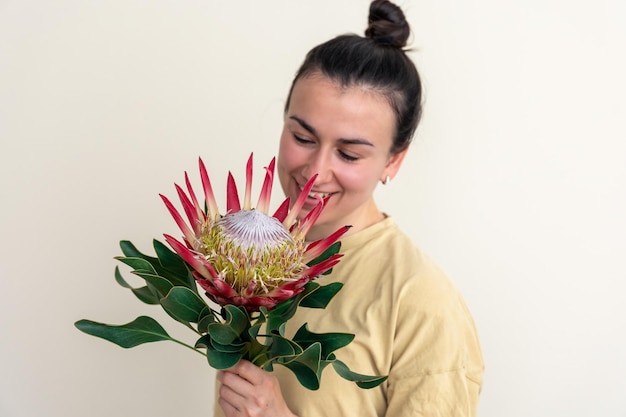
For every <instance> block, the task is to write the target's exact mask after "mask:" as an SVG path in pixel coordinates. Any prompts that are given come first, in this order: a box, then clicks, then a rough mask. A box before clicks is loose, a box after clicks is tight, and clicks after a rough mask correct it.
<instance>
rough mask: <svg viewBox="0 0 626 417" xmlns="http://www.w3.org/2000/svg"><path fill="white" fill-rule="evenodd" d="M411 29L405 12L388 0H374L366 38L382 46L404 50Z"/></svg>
mask: <svg viewBox="0 0 626 417" xmlns="http://www.w3.org/2000/svg"><path fill="white" fill-rule="evenodd" d="M409 34H410V28H409V24H408V22H407V21H406V18H405V17H404V12H402V9H400V7H398V6H396V5H395V4H393V3H392V2H390V1H388V0H374V1H372V3H371V4H370V12H369V18H368V27H367V29H366V30H365V36H366V37H368V38H370V39H372V40H374V42H376V43H378V44H380V45H389V46H394V47H396V48H404V47H405V46H406V43H407V40H408V39H409Z"/></svg>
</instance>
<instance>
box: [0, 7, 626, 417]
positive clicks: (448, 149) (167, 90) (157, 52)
mask: <svg viewBox="0 0 626 417" xmlns="http://www.w3.org/2000/svg"><path fill="white" fill-rule="evenodd" d="M400 4H401V5H402V6H403V7H404V9H405V11H406V14H407V16H408V18H409V20H410V22H411V24H412V26H413V29H414V35H413V37H412V46H413V47H414V48H415V49H416V51H415V52H414V53H413V54H412V56H413V57H414V59H415V61H416V63H417V64H418V66H419V68H420V71H421V73H422V76H423V79H424V83H425V87H426V110H425V114H424V119H423V123H422V124H421V125H420V128H419V130H418V134H417V137H416V140H415V143H414V146H413V147H412V149H411V151H410V153H409V155H408V157H407V159H406V160H405V164H404V166H403V168H402V170H401V171H400V174H399V176H398V177H397V178H396V179H395V180H394V181H393V182H392V183H391V184H390V185H388V186H387V187H385V188H384V189H382V187H381V189H380V190H378V191H377V197H378V200H379V203H380V206H381V207H382V208H383V209H384V210H385V211H387V212H388V213H390V214H392V215H393V216H394V217H395V218H396V219H397V222H398V223H399V224H400V225H401V226H402V227H403V228H404V229H405V230H406V231H407V233H409V234H410V235H411V236H412V237H413V238H414V240H415V241H416V242H417V243H418V244H419V245H420V246H421V247H422V248H423V249H424V250H425V251H426V252H428V253H430V255H431V256H432V257H433V258H435V259H436V261H437V262H438V263H439V264H440V265H441V266H442V267H443V268H444V269H445V270H446V271H447V272H448V274H449V275H450V277H451V278H452V279H453V280H454V281H455V282H456V283H457V285H458V286H459V287H460V289H461V290H462V292H463V293H464V295H465V297H466V299H467V302H468V304H469V305H470V308H471V309H472V311H473V314H474V316H475V319H476V321H477V323H478V326H479V330H480V333H481V337H482V344H483V349H484V355H485V360H486V364H487V371H486V374H485V386H484V390H483V396H482V398H481V404H480V410H479V411H480V412H479V415H480V416H482V417H504V416H506V417H529V416H533V417H534V416H545V417H552V416H569V417H571V416H573V417H579V416H580V417H582V416H615V417H617V416H620V417H624V416H626V360H625V359H624V356H625V354H626V340H625V337H624V331H625V329H626V307H625V306H624V303H623V299H624V290H625V289H626V285H625V280H626V267H625V266H624V260H625V254H624V252H625V250H626V237H625V236H626V220H625V218H624V217H625V216H624V214H625V213H626V144H625V140H626V129H625V127H624V123H625V120H624V119H625V115H626V105H625V102H626V101H625V94H626V88H625V87H626V82H625V81H624V75H623V74H625V73H626V63H625V61H624V51H625V49H624V48H625V42H626V32H625V29H624V28H625V27H626V12H625V5H624V4H625V3H624V2H623V1H621V0H612V1H611V0H599V1H595V2H591V1H581V0H569V1H566V0H543V1H539V0H525V1H520V0H518V1H510V0H504V1H503V0H473V1H468V0H457V1H445V0H422V1H419V0H402V1H401V2H400ZM367 7H368V1H366V0H349V1H348V0H342V1H340V2H339V1H336V0H315V1H313V0H308V1H293V0H267V1H252V0H239V1H221V2H217V1H212V0H203V1H200V0H178V1H173V0H172V1H165V0H149V1H148V0H145V1H140V0H124V1H122V0H106V1H104V0H103V1H98V0H55V1H45V0H0V195H1V198H2V204H1V206H0V214H1V215H0V238H1V240H0V278H1V281H0V283H1V287H0V338H1V342H0V416H2V417H32V416H37V417H79V416H81V417H82V416H90V417H99V416H107V417H108V416H123V417H124V416H148V415H150V416H154V417H157V416H163V417H165V416H174V415H175V416H209V415H210V414H211V410H212V402H213V399H212V397H213V394H212V389H213V388H212V387H213V382H212V381H213V376H214V374H213V371H211V370H210V368H209V367H208V365H207V364H206V363H205V361H204V360H203V358H202V357H201V356H199V355H196V354H194V353H193V352H191V351H188V350H185V349H184V348H181V347H180V346H178V345H175V344H173V343H169V344H168V343H157V344H150V345H144V346H140V347H137V348H134V349H130V350H123V349H121V348H119V347H117V346H115V345H113V344H110V343H108V342H105V341H102V340H100V339H97V338H94V337H90V336H86V335H84V334H82V333H80V332H79V331H77V330H76V329H75V328H74V326H73V323H74V321H76V320H78V319H81V318H89V319H93V320H98V321H105V322H109V323H125V322H128V321H130V320H132V319H134V318H135V317H136V316H138V315H142V314H147V315H151V316H153V317H156V318H159V319H163V320H162V323H163V324H164V325H165V327H166V328H167V329H168V330H169V331H170V332H171V333H173V334H174V335H178V336H180V337H183V338H184V337H186V336H187V335H188V336H190V337H191V339H189V340H193V334H188V331H186V330H185V329H184V328H182V326H180V327H181V328H180V329H179V328H178V326H179V325H178V324H175V323H173V322H171V321H170V320H168V319H167V318H166V317H165V316H164V315H163V314H162V313H160V311H159V310H160V309H159V308H158V307H152V306H147V305H144V304H141V303H140V302H139V301H137V300H136V299H135V298H134V297H133V296H132V294H131V293H130V292H129V291H128V290H125V289H123V288H121V287H119V286H118V285H117V284H116V283H115V282H114V279H113V268H114V266H115V265H116V264H117V263H116V262H115V261H114V260H113V257H114V256H116V255H119V254H120V251H119V249H118V246H117V245H118V241H119V240H121V239H130V240H132V241H133V242H135V243H136V244H137V245H138V246H139V248H140V249H143V250H144V251H145V252H148V253H152V252H151V240H152V239H153V238H158V239H161V235H162V233H163V232H168V233H175V232H176V233H177V231H176V228H175V225H174V223H173V221H172V220H171V219H170V217H169V215H168V214H167V212H166V210H165V208H164V206H163V205H162V203H161V201H160V199H159V198H158V193H164V194H166V195H170V196H174V195H175V193H174V188H173V183H174V182H175V181H176V182H180V181H181V180H182V173H183V171H184V170H189V171H190V174H191V176H192V178H193V180H194V181H196V180H197V172H196V160H197V158H198V157H199V156H202V157H203V158H204V160H205V161H206V162H207V164H208V166H209V171H210V173H211V176H212V178H213V180H214V187H215V188H216V190H219V191H218V194H220V198H223V194H224V190H225V177H226V172H227V171H228V170H229V169H230V170H233V173H234V174H235V176H236V177H237V178H239V179H242V178H243V173H244V164H245V161H246V159H247V157H248V154H249V153H250V152H254V153H255V161H256V167H257V170H256V172H257V177H260V176H261V172H262V166H264V165H266V164H267V163H268V162H269V160H270V159H271V157H272V156H273V155H275V154H276V152H277V141H278V136H279V132H280V129H281V125H282V122H281V116H282V106H283V103H284V98H285V95H286V93H287V90H288V87H289V84H290V82H291V79H292V76H293V74H294V72H295V70H296V69H297V67H298V65H299V64H300V62H301V60H302V59H303V57H304V54H305V52H306V51H308V49H309V48H310V47H312V46H314V45H315V44H317V43H319V42H321V41H324V40H326V39H328V38H329V37H331V36H334V35H338V34H341V33H344V32H358V33H362V31H363V30H364V28H365V22H366V16H367ZM278 188H279V187H278V182H276V190H277V191H276V193H275V200H276V201H279V197H280V195H281V193H280V191H279V190H278ZM257 190H258V188H257ZM255 192H256V191H255ZM381 278H383V279H384V277H381Z"/></svg>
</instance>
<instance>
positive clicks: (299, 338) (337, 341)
mask: <svg viewBox="0 0 626 417" xmlns="http://www.w3.org/2000/svg"><path fill="white" fill-rule="evenodd" d="M352 340H354V335H353V334H349V333H313V332H311V331H310V330H309V325H308V324H307V323H304V324H303V325H302V327H300V328H299V329H298V331H297V332H296V334H295V335H294V337H293V341H294V342H296V343H297V344H298V345H300V346H302V348H303V349H306V348H308V347H309V346H311V345H313V344H315V343H319V344H320V346H321V357H322V359H324V360H326V359H328V357H329V356H330V354H331V353H333V352H334V351H335V350H337V349H339V348H342V347H344V346H347V345H348V344H350V342H352Z"/></svg>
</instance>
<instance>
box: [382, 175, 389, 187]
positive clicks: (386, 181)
mask: <svg viewBox="0 0 626 417" xmlns="http://www.w3.org/2000/svg"><path fill="white" fill-rule="evenodd" d="M389 181H391V178H389V175H387V176H386V177H385V179H384V180H382V181H381V182H382V183H383V185H387V184H389Z"/></svg>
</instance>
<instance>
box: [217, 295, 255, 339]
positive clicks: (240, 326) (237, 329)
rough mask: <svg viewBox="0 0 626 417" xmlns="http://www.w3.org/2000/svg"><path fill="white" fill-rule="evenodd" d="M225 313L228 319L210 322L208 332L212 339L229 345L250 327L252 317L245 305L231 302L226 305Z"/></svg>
mask: <svg viewBox="0 0 626 417" xmlns="http://www.w3.org/2000/svg"><path fill="white" fill-rule="evenodd" d="M224 314H225V316H226V317H225V319H226V321H225V322H224V323H212V324H209V326H208V332H209V334H210V335H211V339H212V340H215V341H216V342H217V343H220V344H222V345H229V344H231V343H232V342H234V341H235V340H237V339H238V338H239V336H240V335H242V334H243V332H244V331H245V330H246V329H248V328H249V327H250V319H249V317H248V313H247V312H246V311H245V309H244V308H243V307H237V306H234V305H231V304H228V305H226V306H224Z"/></svg>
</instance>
